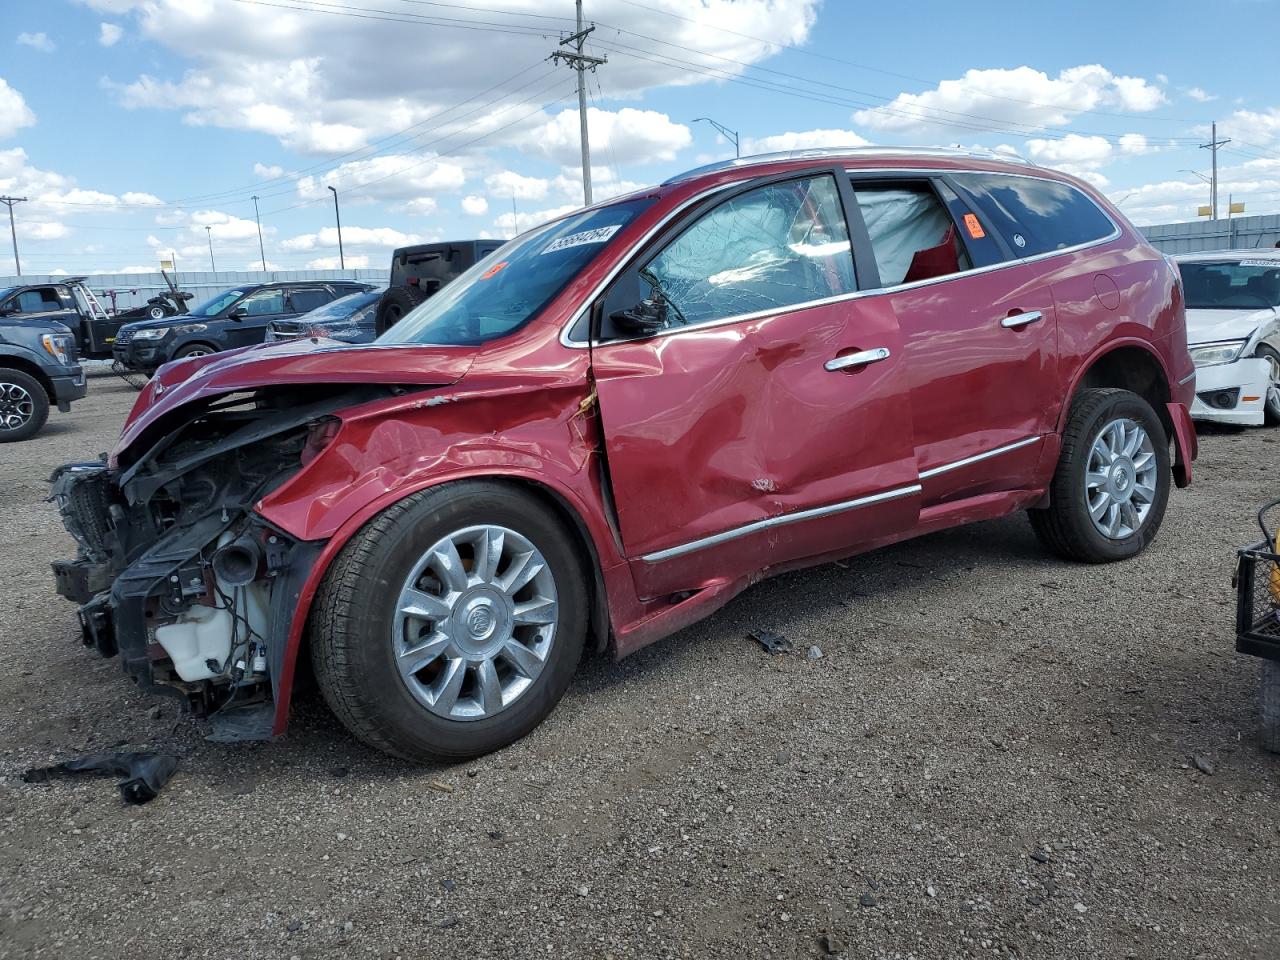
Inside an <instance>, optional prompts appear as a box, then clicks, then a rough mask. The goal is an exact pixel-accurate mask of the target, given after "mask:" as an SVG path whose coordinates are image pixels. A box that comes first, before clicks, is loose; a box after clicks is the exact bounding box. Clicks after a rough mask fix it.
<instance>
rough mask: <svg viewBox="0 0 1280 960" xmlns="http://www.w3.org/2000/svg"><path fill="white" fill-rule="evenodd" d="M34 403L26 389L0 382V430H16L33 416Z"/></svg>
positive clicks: (14, 384) (34, 410)
mask: <svg viewBox="0 0 1280 960" xmlns="http://www.w3.org/2000/svg"><path fill="white" fill-rule="evenodd" d="M35 412H36V402H35V400H34V399H33V398H32V396H31V394H29V393H28V392H27V391H26V388H24V387H22V386H19V385H18V384H16V383H7V382H4V381H0V430H17V429H19V428H21V427H24V426H26V424H27V423H28V422H30V420H31V418H32V417H33V416H35Z"/></svg>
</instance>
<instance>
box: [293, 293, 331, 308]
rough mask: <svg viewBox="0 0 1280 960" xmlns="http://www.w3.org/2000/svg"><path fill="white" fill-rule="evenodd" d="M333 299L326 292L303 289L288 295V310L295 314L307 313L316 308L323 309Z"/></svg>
mask: <svg viewBox="0 0 1280 960" xmlns="http://www.w3.org/2000/svg"><path fill="white" fill-rule="evenodd" d="M332 299H333V294H331V293H330V292H329V291H328V290H323V289H316V288H304V289H302V290H294V291H292V292H291V293H290V294H289V309H290V310H292V311H293V312H295V313H309V312H310V311H312V310H314V309H315V308H316V307H323V306H324V305H325V304H326V303H328V302H329V301H330V300H332Z"/></svg>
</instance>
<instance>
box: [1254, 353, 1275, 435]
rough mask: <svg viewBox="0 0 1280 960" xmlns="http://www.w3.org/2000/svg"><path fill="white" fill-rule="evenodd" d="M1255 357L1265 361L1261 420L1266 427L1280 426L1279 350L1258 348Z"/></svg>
mask: <svg viewBox="0 0 1280 960" xmlns="http://www.w3.org/2000/svg"><path fill="white" fill-rule="evenodd" d="M1257 356H1259V357H1261V358H1262V359H1263V360H1266V361H1267V366H1268V368H1269V370H1268V373H1269V375H1268V377H1267V399H1266V404H1265V406H1264V407H1263V419H1264V420H1265V422H1266V424H1267V426H1268V427H1276V426H1280V350H1276V349H1274V348H1273V347H1269V346H1267V345H1266V344H1265V343H1264V344H1263V345H1262V346H1260V347H1258V353H1257Z"/></svg>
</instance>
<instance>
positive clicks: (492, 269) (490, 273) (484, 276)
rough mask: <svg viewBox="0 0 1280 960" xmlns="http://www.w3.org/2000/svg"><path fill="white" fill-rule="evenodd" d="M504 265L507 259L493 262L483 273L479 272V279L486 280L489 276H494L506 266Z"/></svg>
mask: <svg viewBox="0 0 1280 960" xmlns="http://www.w3.org/2000/svg"><path fill="white" fill-rule="evenodd" d="M506 265H507V261H505V260H503V261H502V262H501V263H495V264H494V265H493V266H492V267H490V268H489V269H488V270H486V271H485V272H484V273H482V274H480V279H481V280H488V279H489V278H490V277H492V276H494V275H495V274H497V273H498V272H499V271H501V270H503V269H504V268H505V267H506Z"/></svg>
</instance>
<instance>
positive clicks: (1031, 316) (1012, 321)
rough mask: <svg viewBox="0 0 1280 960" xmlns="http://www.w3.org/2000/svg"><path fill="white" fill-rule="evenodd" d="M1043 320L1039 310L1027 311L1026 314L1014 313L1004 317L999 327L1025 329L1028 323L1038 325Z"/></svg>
mask: <svg viewBox="0 0 1280 960" xmlns="http://www.w3.org/2000/svg"><path fill="white" fill-rule="evenodd" d="M1043 319H1044V314H1043V313H1041V312H1040V311H1039V310H1028V311H1027V312H1026V313H1015V314H1013V315H1011V316H1008V317H1005V318H1004V319H1003V320H1001V321H1000V326H1002V327H1006V328H1008V329H1010V330H1015V329H1017V328H1018V327H1025V326H1026V325H1027V324H1028V323H1038V322H1039V321H1041V320H1043Z"/></svg>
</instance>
